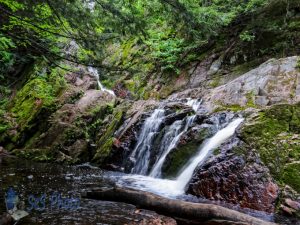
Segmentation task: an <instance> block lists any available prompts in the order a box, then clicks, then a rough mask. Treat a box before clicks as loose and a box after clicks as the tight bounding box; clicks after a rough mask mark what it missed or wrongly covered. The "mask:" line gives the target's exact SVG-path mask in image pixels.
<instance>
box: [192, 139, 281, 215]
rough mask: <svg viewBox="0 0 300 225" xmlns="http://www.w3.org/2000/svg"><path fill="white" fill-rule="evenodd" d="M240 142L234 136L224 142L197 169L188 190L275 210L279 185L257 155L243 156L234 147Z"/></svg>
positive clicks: (209, 197)
mask: <svg viewBox="0 0 300 225" xmlns="http://www.w3.org/2000/svg"><path fill="white" fill-rule="evenodd" d="M239 144H240V141H239V139H238V138H233V139H232V140H231V141H230V142H228V143H225V144H224V145H222V146H221V147H220V151H221V152H220V153H219V154H218V155H216V156H213V157H212V158H211V159H210V160H208V161H207V162H206V163H205V164H204V165H203V166H201V168H199V169H198V170H197V171H196V173H195V175H194V177H193V179H192V181H191V183H190V185H189V187H188V193H190V194H193V195H196V196H199V197H204V198H207V199H211V200H217V201H224V202H228V203H233V204H238V205H240V206H241V207H245V208H250V209H255V210H260V211H265V212H269V213H271V212H274V210H275V202H276V200H277V198H278V194H279V188H278V186H277V185H276V184H275V182H274V181H273V179H272V177H271V176H270V173H269V170H268V169H267V168H266V167H265V166H264V165H263V164H262V163H261V162H260V161H259V157H258V156H257V155H254V154H253V153H249V154H248V155H247V156H244V155H238V154H236V153H235V152H233V151H232V148H234V146H235V147H236V148H237V146H238V145H239Z"/></svg>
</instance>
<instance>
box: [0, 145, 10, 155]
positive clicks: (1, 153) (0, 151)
mask: <svg viewBox="0 0 300 225" xmlns="http://www.w3.org/2000/svg"><path fill="white" fill-rule="evenodd" d="M8 155H9V152H8V151H6V150H5V149H4V148H3V147H2V146H0V157H3V156H8Z"/></svg>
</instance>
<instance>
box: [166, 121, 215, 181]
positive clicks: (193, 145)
mask: <svg viewBox="0 0 300 225" xmlns="http://www.w3.org/2000/svg"><path fill="white" fill-rule="evenodd" d="M210 135H211V132H210V129H209V128H208V127H201V128H199V129H197V130H191V131H189V132H188V133H187V134H186V135H184V136H183V137H182V138H181V140H180V142H179V144H178V146H177V147H176V148H175V149H173V150H172V151H171V152H170V153H169V154H168V156H167V158H166V160H165V163H164V164H163V167H162V176H163V177H165V178H175V177H176V175H177V174H178V173H179V172H180V170H181V169H182V168H183V166H184V165H186V163H187V162H188V161H189V160H190V159H191V158H192V156H193V155H195V154H196V152H197V151H198V150H199V146H200V145H201V144H202V142H203V141H204V140H205V139H206V138H208V137H209V136H210Z"/></svg>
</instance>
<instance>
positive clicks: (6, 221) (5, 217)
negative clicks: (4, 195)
mask: <svg viewBox="0 0 300 225" xmlns="http://www.w3.org/2000/svg"><path fill="white" fill-rule="evenodd" d="M13 223H14V220H13V218H12V217H11V215H9V214H8V213H3V214H2V215H0V224H1V225H11V224H13Z"/></svg>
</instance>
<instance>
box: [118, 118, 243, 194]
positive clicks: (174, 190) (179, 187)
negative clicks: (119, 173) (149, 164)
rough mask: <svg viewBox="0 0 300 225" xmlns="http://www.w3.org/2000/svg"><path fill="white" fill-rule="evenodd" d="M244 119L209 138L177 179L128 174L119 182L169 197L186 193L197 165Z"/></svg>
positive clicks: (231, 133)
mask: <svg viewBox="0 0 300 225" xmlns="http://www.w3.org/2000/svg"><path fill="white" fill-rule="evenodd" d="M242 121H243V119H242V118H238V119H235V120H234V121H232V122H231V123H229V124H228V125H227V126H226V127H225V128H223V129H221V130H219V131H218V132H217V133H216V134H215V135H214V136H213V137H211V138H210V139H208V140H207V142H206V143H205V144H204V145H203V146H202V147H201V148H200V151H199V152H198V154H197V155H196V156H195V157H193V158H192V159H191V160H190V161H189V163H188V165H187V166H186V167H185V169H183V171H182V172H181V173H180V175H179V176H178V177H177V179H176V180H167V179H158V178H153V177H147V176H142V175H128V176H123V177H120V178H119V181H118V183H119V184H121V185H126V186H130V187H133V188H137V189H139V190H145V191H150V192H153V193H156V194H160V195H163V196H167V197H176V196H178V195H182V194H184V192H185V187H186V185H187V184H188V182H189V181H190V180H191V178H192V176H193V173H194V170H195V169H196V167H197V166H198V165H201V163H203V162H204V161H205V159H206V158H207V157H208V156H209V154H210V153H211V151H212V150H214V149H216V148H217V147H219V146H220V145H221V144H222V143H224V142H225V141H226V140H227V139H228V138H230V137H231V136H232V135H233V134H234V132H235V129H236V128H237V127H238V126H239V125H240V124H241V122H242Z"/></svg>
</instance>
